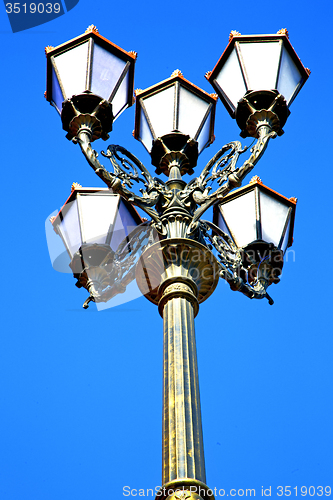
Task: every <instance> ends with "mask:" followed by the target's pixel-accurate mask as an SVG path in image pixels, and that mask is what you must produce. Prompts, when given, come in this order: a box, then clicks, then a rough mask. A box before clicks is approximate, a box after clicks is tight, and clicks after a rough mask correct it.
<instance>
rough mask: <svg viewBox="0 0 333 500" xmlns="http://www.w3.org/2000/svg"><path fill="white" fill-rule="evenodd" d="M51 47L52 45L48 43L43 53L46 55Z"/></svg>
mask: <svg viewBox="0 0 333 500" xmlns="http://www.w3.org/2000/svg"><path fill="white" fill-rule="evenodd" d="M53 49H54V47H52V45H48V46H47V47H45V54H46V55H47V54H48V53H49V52H51V50H53Z"/></svg>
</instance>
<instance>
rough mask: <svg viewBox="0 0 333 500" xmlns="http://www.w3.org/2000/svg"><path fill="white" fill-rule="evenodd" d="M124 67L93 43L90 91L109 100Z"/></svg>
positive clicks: (119, 60)
mask: <svg viewBox="0 0 333 500" xmlns="http://www.w3.org/2000/svg"><path fill="white" fill-rule="evenodd" d="M125 66H126V62H125V61H123V60H122V59H119V58H118V57H116V56H115V55H114V54H110V52H108V51H107V50H105V49H104V48H102V47H100V46H99V45H97V43H94V52H93V64H92V79H91V91H92V92H93V93H94V94H97V95H99V96H101V97H103V98H104V99H109V97H110V94H111V92H112V90H113V89H114V87H115V85H116V83H117V82H118V80H119V77H120V75H121V74H122V72H123V70H124V68H125ZM118 111H119V109H118Z"/></svg>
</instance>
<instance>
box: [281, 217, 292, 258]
mask: <svg viewBox="0 0 333 500" xmlns="http://www.w3.org/2000/svg"><path fill="white" fill-rule="evenodd" d="M290 220H291V219H289V222H288V226H287V230H286V234H285V235H284V238H283V242H282V245H281V250H282V252H283V253H284V252H285V251H286V250H287V245H288V241H289V231H290Z"/></svg>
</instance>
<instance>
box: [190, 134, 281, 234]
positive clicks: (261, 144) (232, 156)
mask: <svg viewBox="0 0 333 500" xmlns="http://www.w3.org/2000/svg"><path fill="white" fill-rule="evenodd" d="M276 135H277V134H276V132H273V131H272V130H271V128H270V127H269V126H266V125H262V126H261V127H260V128H259V129H258V139H257V142H256V143H255V145H254V146H253V147H252V148H251V156H250V158H249V159H248V160H246V161H245V162H244V163H243V165H242V166H241V167H239V168H236V162H237V160H238V158H239V155H240V154H241V153H244V152H245V151H246V149H243V150H242V149H241V147H240V143H238V142H236V143H230V144H227V146H224V148H222V149H221V150H220V151H219V152H218V153H217V155H215V157H214V158H212V160H211V161H210V162H209V163H208V164H207V166H206V167H205V169H204V172H206V171H207V170H208V169H210V168H212V162H213V161H214V159H215V158H216V157H218V159H219V158H220V157H221V156H222V154H223V153H224V152H225V148H226V147H228V148H229V149H231V147H233V149H232V151H231V153H229V155H227V156H228V158H227V159H228V160H229V163H227V165H226V166H225V167H224V168H223V170H221V171H220V173H219V175H218V176H219V177H220V180H219V183H220V184H221V183H223V182H224V183H223V184H222V186H221V187H219V188H218V189H217V190H216V191H215V192H214V193H212V194H211V195H209V194H208V193H207V189H206V190H205V192H203V193H202V192H200V189H199V186H198V190H197V191H194V192H193V199H194V201H195V202H196V203H197V204H198V205H200V206H199V208H197V210H196V211H195V212H194V214H193V220H192V223H191V225H190V227H189V230H188V232H189V234H191V233H193V232H194V231H195V230H196V229H197V227H198V220H199V219H200V217H201V216H202V215H203V214H204V212H205V211H206V210H207V209H208V208H209V207H211V206H212V205H215V204H216V203H219V201H220V200H222V198H224V196H226V195H227V194H228V193H229V192H230V191H231V190H232V189H234V188H235V187H239V186H240V185H241V184H242V181H243V179H244V178H245V177H246V175H247V174H248V173H249V172H251V170H252V169H253V168H254V166H255V165H256V164H257V163H258V161H259V160H260V158H261V157H262V155H263V154H264V152H265V150H266V148H267V145H268V141H269V140H270V139H272V138H274V137H276ZM215 177H217V175H215ZM210 178H212V180H213V176H211V177H210Z"/></svg>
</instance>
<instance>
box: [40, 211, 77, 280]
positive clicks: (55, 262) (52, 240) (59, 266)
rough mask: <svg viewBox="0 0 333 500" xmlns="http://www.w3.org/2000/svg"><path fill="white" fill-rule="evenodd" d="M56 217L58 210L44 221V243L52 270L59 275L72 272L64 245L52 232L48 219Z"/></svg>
mask: <svg viewBox="0 0 333 500" xmlns="http://www.w3.org/2000/svg"><path fill="white" fill-rule="evenodd" d="M57 215H58V210H55V211H54V212H53V213H52V214H50V215H49V216H48V218H47V219H46V221H45V233H46V241H47V246H48V250H49V255H50V259H51V263H52V266H53V269H55V270H56V271H58V272H60V273H71V272H72V270H71V268H70V267H69V264H70V261H71V260H70V257H69V255H68V253H67V251H66V248H65V246H64V243H63V242H62V239H61V238H60V236H59V235H58V234H57V233H56V232H55V231H54V229H53V226H52V223H51V222H50V217H56V216H57Z"/></svg>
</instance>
